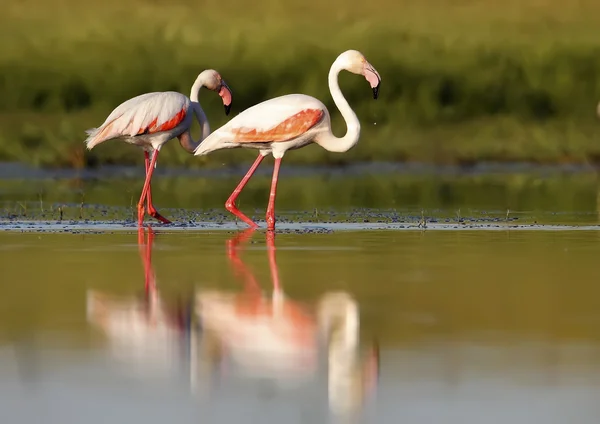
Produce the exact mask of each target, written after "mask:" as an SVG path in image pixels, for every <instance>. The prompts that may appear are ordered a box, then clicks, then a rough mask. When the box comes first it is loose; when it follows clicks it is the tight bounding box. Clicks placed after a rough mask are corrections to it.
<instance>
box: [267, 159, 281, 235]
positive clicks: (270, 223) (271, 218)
mask: <svg viewBox="0 0 600 424" xmlns="http://www.w3.org/2000/svg"><path fill="white" fill-rule="evenodd" d="M280 166H281V158H278V159H275V165H274V166H273V180H272V181H271V194H270V195H269V206H268V207H267V230H269V231H272V230H275V195H276V194H277V180H278V179H279V167H280Z"/></svg>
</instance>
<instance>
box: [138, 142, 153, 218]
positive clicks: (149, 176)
mask: <svg viewBox="0 0 600 424" xmlns="http://www.w3.org/2000/svg"><path fill="white" fill-rule="evenodd" d="M156 159H158V150H155V151H154V154H153V155H152V159H151V160H150V164H149V165H148V166H147V167H146V181H144V188H142V194H141V195H140V201H139V202H138V226H140V227H141V226H142V225H143V224H144V212H145V208H144V200H146V196H147V195H148V191H149V189H150V180H152V173H153V172H154V166H155V165H156Z"/></svg>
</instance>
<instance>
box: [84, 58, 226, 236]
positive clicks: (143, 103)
mask: <svg viewBox="0 0 600 424" xmlns="http://www.w3.org/2000/svg"><path fill="white" fill-rule="evenodd" d="M201 87H206V88H208V89H209V90H212V91H215V92H217V93H219V96H221V98H222V99H223V105H224V107H225V114H226V115H229V111H230V110H231V101H232V95H231V90H230V88H229V87H228V86H227V84H226V83H225V81H224V80H223V78H221V75H220V74H219V73H218V72H217V71H215V70H213V69H207V70H205V71H203V72H201V73H200V75H198V77H197V78H196V81H195V82H194V84H193V85H192V89H191V92H190V97H189V98H188V97H187V96H186V95H184V94H181V93H177V92H174V91H165V92H154V93H146V94H142V95H139V96H137V97H134V98H132V99H129V100H127V101H125V102H124V103H121V104H120V105H119V106H117V107H116V108H115V109H114V110H113V111H112V112H111V114H110V115H109V116H108V118H106V120H105V121H104V123H103V124H102V125H101V126H100V127H99V128H92V129H89V130H87V131H86V133H87V134H88V138H87V139H86V140H85V143H86V145H87V148H88V149H89V150H91V149H93V148H94V147H95V146H97V145H98V144H100V143H102V142H104V141H107V140H112V139H122V140H123V141H125V142H126V143H129V144H134V145H136V146H140V147H141V148H142V149H144V157H145V167H146V180H145V182H144V187H143V189H142V194H141V196H140V201H139V202H138V226H140V227H141V226H142V224H143V221H144V212H145V210H144V200H146V205H147V206H146V210H147V212H148V215H150V216H152V217H153V218H155V219H157V220H159V221H161V222H162V223H164V224H170V223H171V221H169V220H168V219H166V218H165V217H163V216H162V215H161V214H160V213H158V211H157V210H156V208H155V207H154V205H153V203H152V189H151V186H150V181H151V179H152V173H153V171H154V169H155V168H156V160H157V159H158V153H159V152H160V149H161V147H162V145H163V144H165V143H166V142H167V141H169V140H170V139H172V138H175V137H177V138H178V139H179V143H180V144H181V147H183V148H184V149H185V150H187V151H188V152H190V153H192V152H193V151H194V149H195V148H196V147H197V146H198V145H199V144H200V142H201V141H202V140H203V139H205V138H206V137H207V136H208V135H209V134H210V126H209V124H208V120H207V118H206V115H205V114H204V111H203V110H202V107H201V106H200V103H199V102H198V92H199V91H200V88H201ZM190 106H191V110H192V111H193V112H194V114H195V115H196V119H197V120H198V122H199V123H200V126H201V128H202V134H201V137H200V140H198V141H195V140H193V138H192V136H191V134H190V127H191V125H192V114H191V113H188V112H189V111H190ZM150 156H151V157H150Z"/></svg>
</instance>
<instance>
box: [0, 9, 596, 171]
mask: <svg viewBox="0 0 600 424" xmlns="http://www.w3.org/2000/svg"><path fill="white" fill-rule="evenodd" d="M599 12H600V4H598V3H597V2H595V1H594V0H581V1H579V2H570V3H567V2H560V1H559V0H524V1H518V0H507V1H504V2H499V1H496V0H494V1H491V0H487V1H473V0H463V1H461V2H458V3H457V2H454V1H450V0H424V1H416V0H413V1H406V0H405V1H397V2H395V1H391V0H373V1H370V2H360V1H358V0H346V1H342V0H332V1H329V2H316V1H310V2H307V1H298V0H291V1H287V2H275V1H270V0H262V1H259V2H253V3H252V7H249V6H248V3H247V2H242V1H241V0H231V1H228V2H216V1H193V2H192V1H190V0H179V1H169V2H167V1H162V0H153V1H145V2H142V1H137V0H133V1H130V2H127V3H124V2H118V1H116V0H109V1H106V2H103V3H98V4H97V5H94V6H91V5H89V4H84V3H82V2H76V1H74V0H62V1H59V0H48V1H47V2H41V1H33V0H25V1H21V2H12V3H11V4H9V5H8V6H6V7H5V8H4V10H3V14H2V15H1V16H0V37H2V39H4V40H8V42H5V43H2V46H1V47H0V75H1V76H0V90H1V91H0V92H1V93H2V95H1V96H0V161H24V162H29V163H32V164H35V165H38V166H74V167H90V166H97V165H100V164H103V163H122V164H131V163H138V164H139V163H140V162H141V153H140V151H139V150H138V149H136V148H134V147H131V146H123V145H122V144H121V143H107V144H106V145H102V146H100V147H98V148H97V149H94V150H93V151H91V152H86V151H85V150H84V148H83V143H82V141H83V139H84V138H85V134H84V130H85V129H86V128H89V127H92V126H97V125H99V124H100V123H101V122H102V121H103V120H104V118H105V117H106V116H107V115H108V113H109V112H110V111H111V110H112V109H113V108H114V107H116V106H117V105H118V104H119V103H121V102H122V101H124V100H126V99H127V98H130V97H133V96H135V95H138V94H141V93H143V92H148V91H164V90H177V91H181V92H183V93H186V94H187V93H188V92H189V88H190V86H191V83H192V82H193V80H194V78H195V76H196V75H197V74H198V73H199V72H200V71H201V70H203V69H205V68H215V69H217V70H219V71H220V72H221V74H222V75H223V76H224V78H225V79H226V80H227V81H228V83H229V85H230V86H231V87H232V88H233V90H234V104H233V110H232V114H233V115H235V114H237V113H239V112H241V111H242V110H244V109H245V108H247V107H249V106H251V105H253V104H255V103H257V102H260V101H262V100H264V99H267V98H270V97H273V96H277V95H281V94H285V93H290V92H302V93H306V94H310V95H313V96H315V97H318V98H319V99H321V100H322V101H324V102H325V104H326V105H327V106H328V107H329V108H330V109H331V110H332V114H333V115H334V131H335V132H336V134H338V135H342V134H343V131H344V126H343V122H342V120H341V117H340V116H339V114H338V113H337V111H336V110H335V106H334V105H333V102H332V100H331V98H330V94H329V92H328V89H327V80H326V75H327V71H328V68H329V66H330V65H331V62H332V61H333V60H334V59H335V57H336V56H337V54H339V53H340V52H341V51H343V50H345V49H348V48H355V49H358V50H361V51H362V52H363V53H365V55H366V56H367V58H368V59H369V60H370V61H371V62H372V63H373V64H374V66H375V67H376V68H377V69H378V71H379V72H380V74H381V75H382V78H383V83H382V87H381V92H380V95H381V97H380V99H379V100H378V101H373V100H372V98H371V95H370V92H369V89H368V85H367V83H366V82H365V81H364V80H362V79H361V78H358V77H356V76H353V75H342V76H341V85H342V89H343V91H344V93H345V94H346V96H347V98H348V99H349V101H350V103H351V104H352V106H353V107H354V108H355V110H356V111H357V114H358V116H359V118H360V120H361V122H362V127H363V132H362V137H361V142H360V143H359V145H358V146H357V147H356V148H355V149H353V150H352V151H350V152H348V153H347V154H344V155H340V154H331V153H327V152H325V151H323V150H322V149H320V148H318V147H310V148H307V149H302V150H300V151H298V152H294V153H293V154H290V155H289V157H286V161H287V162H295V163H329V164H338V163H344V162H352V161H358V160H362V161H369V160H393V161H421V162H435V163H472V162H476V161H481V160H492V161H534V162H543V163H556V162H578V163H583V162H592V163H595V162H598V160H599V159H600V143H598V136H597V135H596V134H598V124H599V123H598V121H597V118H596V115H595V111H596V104H597V103H598V100H600V40H598V38H597V28H599V27H600V13H599ZM202 94H204V95H202ZM202 94H201V101H202V104H203V107H204V109H205V110H206V112H207V114H208V116H209V119H210V122H211V126H212V127H213V128H217V127H218V126H220V125H222V124H223V123H225V122H226V120H227V119H228V118H227V117H225V116H224V114H223V112H222V107H221V106H219V99H218V97H217V96H216V95H214V94H213V93H202ZM196 131H197V129H196ZM163 152H164V153H163V155H162V157H161V159H160V161H161V164H163V165H165V164H168V165H173V166H181V165H184V166H188V167H199V166H218V165H220V164H222V163H225V162H227V163H234V162H242V161H243V162H246V161H249V160H251V158H252V156H253V154H251V153H249V152H238V151H236V152H234V151H228V152H222V153H216V154H213V155H211V156H208V157H205V158H194V157H191V156H190V155H189V154H187V153H185V152H183V151H182V149H180V148H179V146H177V143H176V142H172V143H171V144H170V145H167V147H166V148H165V150H164V151H163Z"/></svg>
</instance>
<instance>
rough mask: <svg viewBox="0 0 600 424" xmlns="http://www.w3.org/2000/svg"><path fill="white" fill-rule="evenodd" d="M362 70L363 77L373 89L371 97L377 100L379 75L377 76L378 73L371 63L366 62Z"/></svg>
mask: <svg viewBox="0 0 600 424" xmlns="http://www.w3.org/2000/svg"><path fill="white" fill-rule="evenodd" d="M363 72H364V76H365V78H366V79H367V81H369V84H371V88H372V89H373V98H374V99H375V100H377V98H378V97H379V86H380V85H381V77H380V76H379V73H378V72H377V71H376V70H375V68H373V65H371V64H370V63H368V62H367V63H366V65H365V69H364V71H363Z"/></svg>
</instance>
